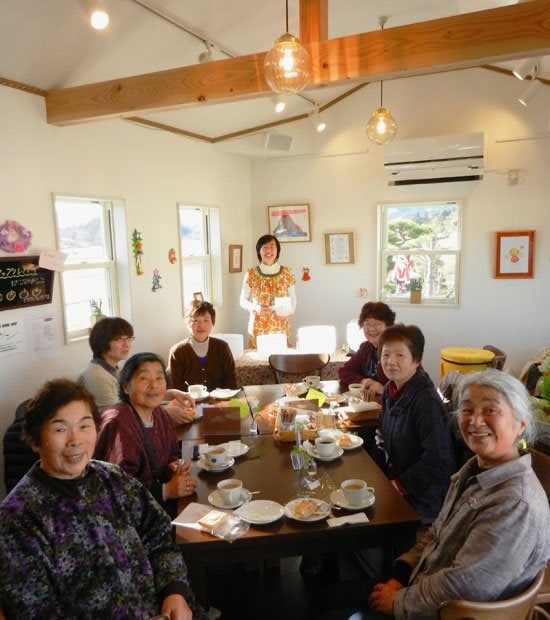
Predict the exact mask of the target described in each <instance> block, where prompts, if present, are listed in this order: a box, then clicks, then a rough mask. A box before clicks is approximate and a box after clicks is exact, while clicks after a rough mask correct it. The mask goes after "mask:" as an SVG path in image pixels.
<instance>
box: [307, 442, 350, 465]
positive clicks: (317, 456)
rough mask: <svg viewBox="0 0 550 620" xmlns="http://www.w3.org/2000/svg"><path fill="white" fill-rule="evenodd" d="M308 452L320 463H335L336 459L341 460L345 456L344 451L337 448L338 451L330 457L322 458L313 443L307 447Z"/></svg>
mask: <svg viewBox="0 0 550 620" xmlns="http://www.w3.org/2000/svg"><path fill="white" fill-rule="evenodd" d="M306 450H307V453H308V454H309V456H312V457H313V458H314V459H317V460H318V461H334V460H335V459H338V458H340V457H341V456H342V454H344V449H343V448H339V447H338V446H336V450H335V451H334V452H333V453H332V454H331V455H330V456H321V455H320V454H319V452H317V448H316V447H315V445H314V444H311V443H310V444H309V445H306Z"/></svg>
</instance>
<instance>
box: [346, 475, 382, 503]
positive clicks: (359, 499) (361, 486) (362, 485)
mask: <svg viewBox="0 0 550 620" xmlns="http://www.w3.org/2000/svg"><path fill="white" fill-rule="evenodd" d="M340 488H341V489H342V492H343V493H344V495H345V497H346V499H347V501H348V502H349V504H350V505H351V506H362V505H363V504H364V503H365V500H366V499H367V495H368V494H369V493H370V494H372V495H374V488H373V487H369V486H367V483H366V482H365V481H364V480H360V479H359V478H350V479H349V480H344V482H342V484H341V485H340Z"/></svg>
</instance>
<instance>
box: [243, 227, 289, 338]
mask: <svg viewBox="0 0 550 620" xmlns="http://www.w3.org/2000/svg"><path fill="white" fill-rule="evenodd" d="M280 253H281V244H280V243H279V240H278V239H277V237H274V236H273V235H263V236H262V237H260V238H259V239H258V241H257V243H256V255H257V256H258V260H259V261H260V264H259V266H258V267H252V269H249V270H248V271H247V272H246V275H245V277H244V283H243V288H242V291H241V299H240V305H241V308H244V310H247V311H248V312H250V320H249V322H248V348H249V349H255V348H256V337H257V336H259V335H262V334H275V333H284V334H286V337H287V341H288V343H289V344H290V319H291V318H292V315H293V314H294V311H295V310H296V291H295V288H294V285H295V282H296V279H295V278H294V275H293V273H292V271H291V270H290V268H289V267H284V266H283V265H279V262H278V261H279V255H280Z"/></svg>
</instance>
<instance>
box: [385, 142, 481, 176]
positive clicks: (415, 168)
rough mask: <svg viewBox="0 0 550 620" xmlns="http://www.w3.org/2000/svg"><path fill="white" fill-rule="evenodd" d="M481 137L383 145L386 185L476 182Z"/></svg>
mask: <svg viewBox="0 0 550 620" xmlns="http://www.w3.org/2000/svg"><path fill="white" fill-rule="evenodd" d="M483 138H484V135H483V133H471V134H464V135H460V136H440V137H437V138H415V139H412V140H399V141H397V142H390V143H389V144H385V145H384V170H385V171H386V175H387V177H388V185H414V184H422V183H449V182H453V181H479V180H480V179H482V178H483Z"/></svg>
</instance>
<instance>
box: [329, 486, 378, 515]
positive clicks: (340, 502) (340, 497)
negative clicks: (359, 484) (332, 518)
mask: <svg viewBox="0 0 550 620" xmlns="http://www.w3.org/2000/svg"><path fill="white" fill-rule="evenodd" d="M330 501H331V502H332V503H333V504H336V505H337V506H340V508H345V509H346V510H365V508H368V507H369V506H372V505H373V504H374V502H375V501H376V497H375V495H374V494H373V493H367V496H366V497H365V501H364V502H363V503H362V504H361V506H352V505H351V504H350V503H349V502H348V500H347V499H346V496H345V495H344V491H342V489H336V491H333V492H332V493H331V494H330Z"/></svg>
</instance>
